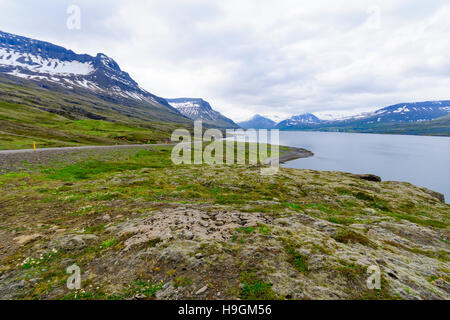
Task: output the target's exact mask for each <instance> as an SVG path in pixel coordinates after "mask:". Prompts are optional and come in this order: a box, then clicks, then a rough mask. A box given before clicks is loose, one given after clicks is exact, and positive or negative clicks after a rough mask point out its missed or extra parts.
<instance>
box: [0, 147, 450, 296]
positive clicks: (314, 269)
mask: <svg viewBox="0 0 450 320" xmlns="http://www.w3.org/2000/svg"><path fill="white" fill-rule="evenodd" d="M102 157H103V156H102ZM102 157H100V156H99V157H97V159H96V160H92V161H90V162H86V161H85V160H83V161H78V160H77V161H71V162H70V163H68V164H67V163H66V164H64V163H59V164H52V165H49V166H48V167H42V168H30V170H29V171H27V172H25V171H21V172H20V173H7V174H4V175H2V176H0V190H1V193H0V259H1V262H0V298H3V299H449V298H450V282H449V281H450V278H449V275H450V263H449V253H450V246H449V234H450V233H449V229H448V218H449V214H450V205H448V204H445V203H444V202H443V199H442V196H441V195H439V194H437V193H435V192H433V191H430V190H427V189H424V188H419V187H416V186H413V185H411V184H408V183H400V182H379V181H377V179H374V177H373V176H355V175H351V174H347V173H340V172H318V171H311V170H295V169H281V170H280V172H279V173H278V174H277V175H275V176H261V175H260V168H258V167H255V166H216V167H215V166H175V165H172V164H171V162H170V149H169V148H165V147H158V148H153V150H151V151H142V150H141V151H139V150H131V151H129V152H128V153H124V152H121V153H120V154H115V155H113V156H108V157H105V158H102ZM370 180H372V181H370ZM73 264H77V265H78V266H79V267H80V269H81V272H82V288H81V289H80V290H69V289H68V288H67V286H66V281H67V279H68V277H69V275H68V274H67V273H66V268H67V267H69V266H71V265H73ZM370 266H378V267H379V268H380V270H381V288H380V289H379V290H375V289H372V290H371V289H368V287H367V284H366V280H367V278H368V277H369V274H368V273H367V269H368V267H370Z"/></svg>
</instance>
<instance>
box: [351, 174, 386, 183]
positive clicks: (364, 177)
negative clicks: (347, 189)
mask: <svg viewBox="0 0 450 320" xmlns="http://www.w3.org/2000/svg"><path fill="white" fill-rule="evenodd" d="M352 176H353V177H355V178H358V179H362V180H367V181H372V182H381V181H382V180H381V178H380V177H379V176H376V175H374V174H353V175H352Z"/></svg>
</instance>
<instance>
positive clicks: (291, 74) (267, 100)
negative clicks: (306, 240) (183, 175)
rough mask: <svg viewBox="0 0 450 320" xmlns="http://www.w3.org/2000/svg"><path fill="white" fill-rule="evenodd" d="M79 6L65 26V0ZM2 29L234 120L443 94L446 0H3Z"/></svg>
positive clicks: (340, 110)
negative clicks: (113, 64) (108, 65)
mask: <svg viewBox="0 0 450 320" xmlns="http://www.w3.org/2000/svg"><path fill="white" fill-rule="evenodd" d="M72 4H74V5H78V6H79V7H80V8H81V29H80V30H69V29H68V28H67V27H66V21H67V18H68V17H69V15H68V14H67V12H66V11H67V7H68V6H69V5H72ZM0 8H1V11H0V30H2V31H5V32H10V33H16V34H20V35H24V36H28V37H33V38H37V39H40V40H45V41H50V42H53V43H55V44H59V45H62V46H64V47H67V48H70V49H73V50H74V51H75V52H77V53H89V54H92V55H95V54H96V53H98V52H103V53H105V54H107V55H108V56H110V57H112V58H113V59H115V60H116V61H117V62H118V63H119V65H120V66H121V68H122V69H123V70H125V71H127V72H129V73H130V75H131V76H132V77H133V78H134V79H135V80H136V81H137V82H138V83H139V84H140V85H141V86H142V87H143V88H145V89H146V90H148V91H150V92H152V93H154V94H156V95H159V96H162V97H166V98H175V97H201V98H204V99H205V100H207V101H209V102H210V103H211V105H212V106H213V108H215V109H217V110H218V111H220V112H222V113H223V114H225V115H226V116H229V117H231V118H232V119H234V120H236V121H240V120H245V119H246V118H249V117H250V116H252V115H254V114H256V113H259V114H263V115H270V116H272V117H280V118H285V117H288V116H291V115H295V114H301V113H305V112H311V113H315V114H316V115H319V116H324V115H325V114H333V115H348V114H354V113H359V112H363V111H370V110H374V109H376V108H379V107H383V106H386V105H390V104H395V103H399V102H409V101H424V100H438V99H450V18H449V17H450V3H449V1H447V0H442V1H440V0H428V1H424V0H389V1H387V0H385V1H364V0H339V1H336V0H313V1H311V0H308V1H303V0H271V1H264V0H255V1H252V0H220V1H219V0H216V1H213V0H204V1H203V0H198V1H197V0H195V1H190V0H174V1H171V0H161V1H156V0H155V1H150V0H149V1H144V0H142V1H141V0H133V1H129V0H128V1H127V0H123V1H122V0H97V1H92V0H86V1H84V0H71V1H65V0H42V1H36V0H20V1H17V0H0Z"/></svg>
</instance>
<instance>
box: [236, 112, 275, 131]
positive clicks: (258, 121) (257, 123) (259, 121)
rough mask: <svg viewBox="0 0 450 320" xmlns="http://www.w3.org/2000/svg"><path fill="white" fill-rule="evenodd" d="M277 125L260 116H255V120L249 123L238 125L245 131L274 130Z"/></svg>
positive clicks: (244, 122) (252, 119)
mask: <svg viewBox="0 0 450 320" xmlns="http://www.w3.org/2000/svg"><path fill="white" fill-rule="evenodd" d="M276 124H277V123H276V122H275V121H273V120H271V119H269V118H265V117H263V116H261V115H259V114H257V115H255V116H253V118H251V119H250V120H248V121H243V122H239V123H238V125H239V126H240V127H241V128H244V129H251V128H253V129H272V128H274V127H275V126H276Z"/></svg>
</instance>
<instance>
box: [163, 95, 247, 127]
mask: <svg viewBox="0 0 450 320" xmlns="http://www.w3.org/2000/svg"><path fill="white" fill-rule="evenodd" d="M166 101H167V102H168V103H169V104H170V105H171V106H172V107H174V108H175V109H177V110H178V111H179V112H180V113H181V114H182V115H184V116H186V117H188V118H190V119H192V120H203V121H204V122H205V123H206V124H210V125H213V126H215V127H221V128H230V129H232V128H237V127H238V126H237V125H236V123H234V122H233V120H231V119H229V118H227V117H225V116H224V115H222V114H221V113H220V112H218V111H216V110H214V109H213V108H212V107H211V105H210V104H209V103H208V102H207V101H205V100H203V99H200V98H176V99H166Z"/></svg>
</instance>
